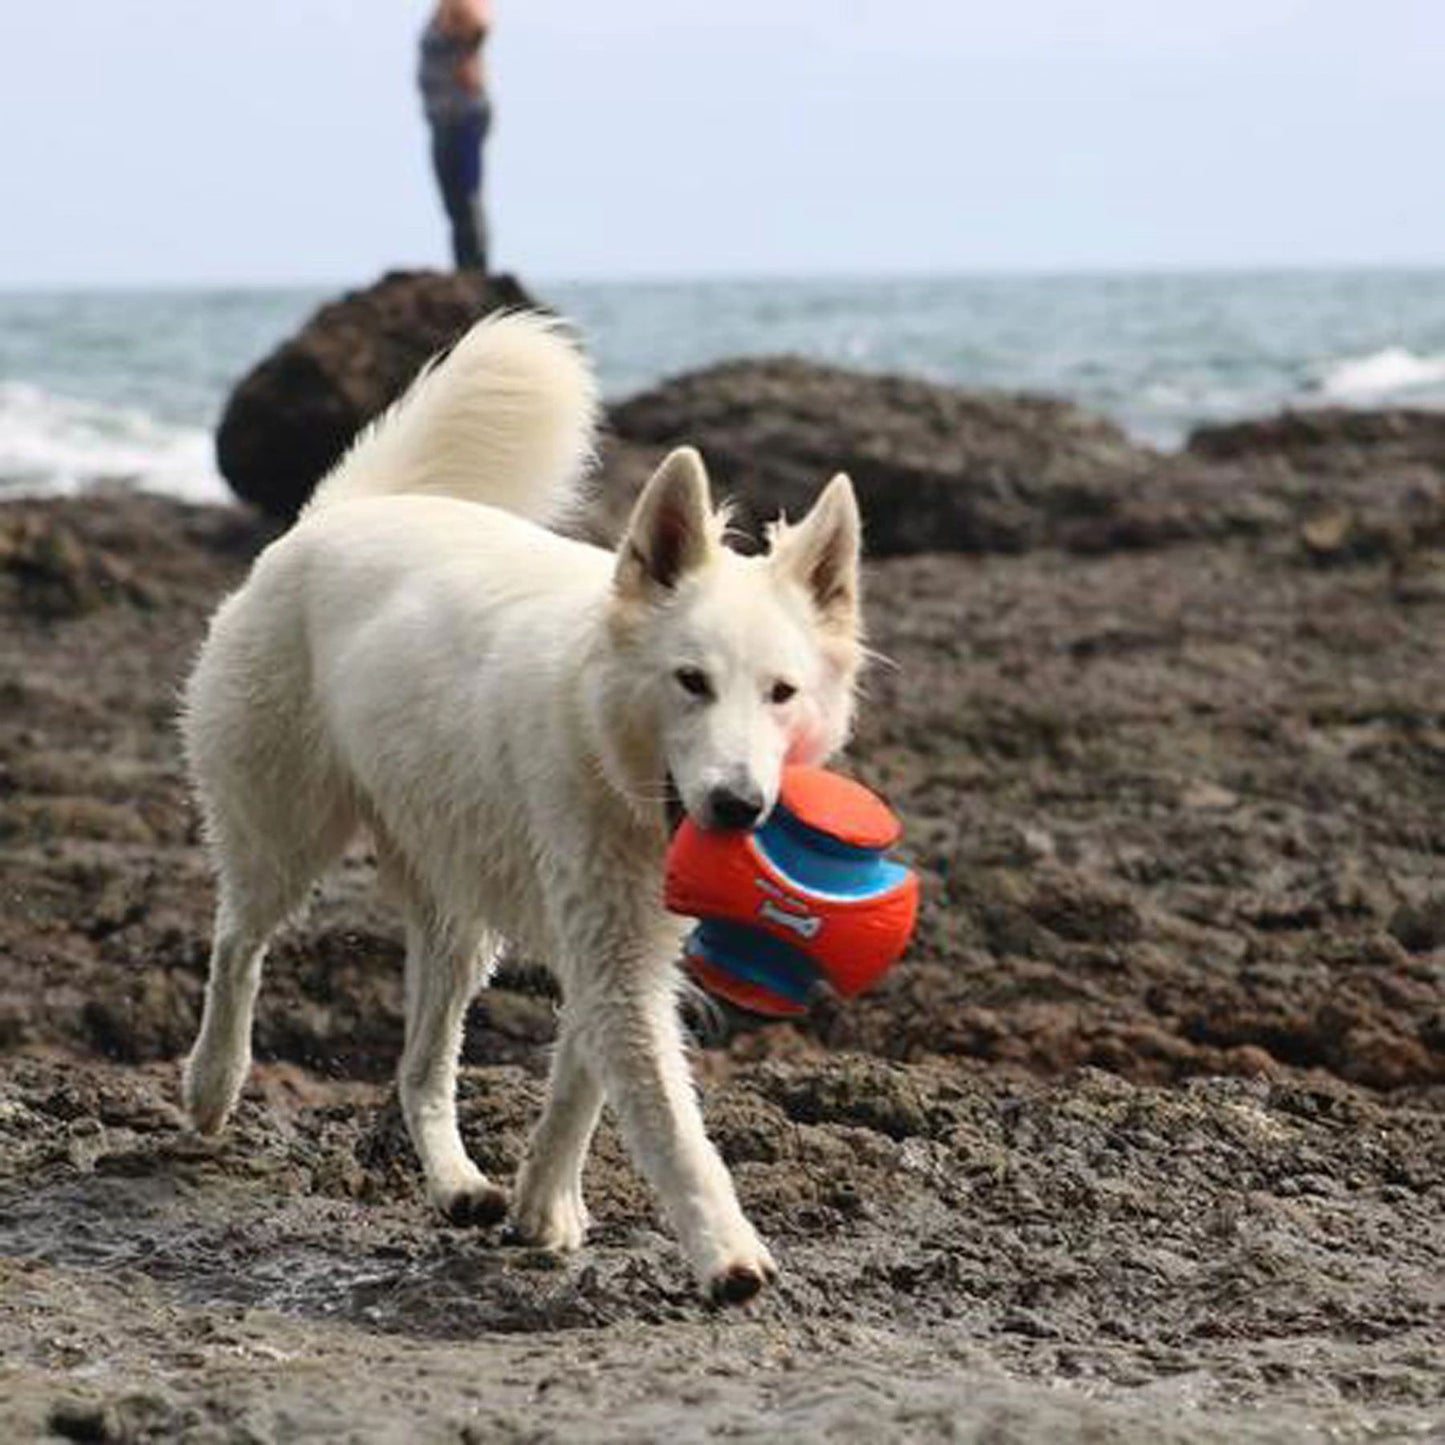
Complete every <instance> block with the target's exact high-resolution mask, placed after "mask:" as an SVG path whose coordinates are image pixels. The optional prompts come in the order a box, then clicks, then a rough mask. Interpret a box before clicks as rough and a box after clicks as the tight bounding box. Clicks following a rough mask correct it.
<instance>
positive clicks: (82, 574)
mask: <svg viewBox="0 0 1445 1445" xmlns="http://www.w3.org/2000/svg"><path fill="white" fill-rule="evenodd" d="M0 587H3V588H5V589H6V590H9V591H10V592H11V594H12V596H13V597H14V599H15V605H17V606H18V607H19V608H20V609H21V610H23V611H26V612H30V613H32V614H34V615H36V616H39V617H47V618H67V617H79V616H82V615H84V614H85V613H87V612H94V611H95V610H96V609H97V608H99V607H105V606H107V605H111V604H114V603H121V602H124V603H130V604H132V605H134V606H140V607H144V606H149V605H150V604H151V603H152V602H153V601H154V600H155V599H154V595H153V593H152V592H151V590H150V589H149V588H147V587H146V585H145V583H144V582H143V580H142V579H141V577H140V576H139V575H138V574H137V572H136V570H135V568H134V567H132V566H131V565H130V564H129V563H128V562H127V561H126V560H125V559H124V558H121V557H117V556H115V555H114V554H113V553H111V552H110V551H108V550H106V549H105V548H104V547H101V546H96V545H94V544H91V543H87V542H86V541H84V540H82V538H81V537H80V536H78V535H77V534H76V532H75V531H73V530H72V529H71V528H69V527H67V526H66V525H65V524H64V523H62V522H60V521H58V520H57V519H56V518H55V517H53V516H51V515H48V514H46V513H45V512H43V511H39V510H35V509H25V508H20V507H11V508H7V509H6V511H5V512H3V513H0Z"/></svg>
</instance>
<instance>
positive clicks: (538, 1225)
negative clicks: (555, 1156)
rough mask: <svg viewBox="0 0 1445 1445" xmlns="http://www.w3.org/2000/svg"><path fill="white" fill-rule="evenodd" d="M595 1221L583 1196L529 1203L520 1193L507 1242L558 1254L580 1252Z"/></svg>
mask: <svg viewBox="0 0 1445 1445" xmlns="http://www.w3.org/2000/svg"><path fill="white" fill-rule="evenodd" d="M591 1223H592V1220H591V1218H590V1217H589V1216H588V1213H587V1206H586V1205H585V1204H584V1203H583V1202H582V1195H581V1193H580V1192H578V1191H576V1190H573V1191H570V1192H568V1193H563V1194H557V1195H553V1196H552V1197H551V1198H549V1199H528V1198H526V1197H525V1195H523V1194H521V1193H519V1194H518V1197H517V1202H516V1204H515V1205H514V1206H513V1209H512V1217H511V1220H510V1222H509V1224H508V1228H507V1235H508V1238H510V1239H512V1240H514V1241H515V1242H516V1243H518V1244H530V1245H532V1246H534V1247H535V1248H538V1249H548V1250H552V1251H553V1252H555V1253H557V1254H570V1253H571V1252H572V1251H573V1250H576V1249H581V1248H582V1242H583V1240H584V1239H586V1237H587V1230H588V1227H589V1226H590V1225H591Z"/></svg>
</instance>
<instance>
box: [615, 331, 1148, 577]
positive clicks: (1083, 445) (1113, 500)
mask: <svg viewBox="0 0 1445 1445" xmlns="http://www.w3.org/2000/svg"><path fill="white" fill-rule="evenodd" d="M610 420H611V425H612V428H613V430H614V431H615V432H616V434H617V435H618V436H619V437H620V438H622V439H623V440H624V441H626V442H631V443H634V444H650V445H653V446H667V445H676V444H680V443H684V442H687V443H691V444H692V445H695V446H698V447H700V448H701V450H702V452H703V454H704V456H705V457H706V458H707V461H708V465H709V468H710V470H711V472H712V474H713V478H714V482H715V485H716V487H717V489H718V490H719V491H721V492H724V493H726V494H729V495H731V496H732V497H734V498H735V499H736V500H737V501H738V502H739V503H740V505H741V507H742V509H743V511H744V514H745V516H746V519H747V520H749V521H750V522H752V523H753V524H755V525H756V524H757V523H760V522H764V521H767V520H770V519H771V518H773V517H774V516H776V515H777V514H778V513H779V512H780V511H781V512H785V513H787V514H788V515H790V516H792V517H795V518H796V517H797V516H799V515H800V514H801V513H802V512H803V511H804V509H805V508H806V507H807V506H808V505H809V503H810V502H811V500H812V498H813V497H814V495H815V494H816V492H817V491H818V489H819V487H821V486H822V485H823V483H824V482H826V481H827V480H828V478H829V477H830V476H831V475H832V474H833V473H834V472H836V471H846V472H847V473H849V475H850V476H851V477H852V478H853V482H854V485H855V486H856V488H857V491H858V500H859V504H860V506H861V508H862V511H863V517H864V524H865V531H866V534H867V541H868V547H869V549H870V551H871V552H872V553H874V554H875V555H885V554H888V553H907V552H927V551H940V550H943V551H955V552H983V551H1004V552H1017V551H1023V550H1025V549H1027V548H1029V547H1032V546H1036V545H1039V544H1041V543H1042V542H1045V541H1050V542H1055V543H1063V544H1069V543H1070V542H1072V541H1078V542H1081V543H1083V542H1089V543H1090V544H1092V542H1094V541H1096V540H1097V539H1098V535H1099V533H1100V529H1101V528H1103V529H1105V530H1107V529H1108V527H1109V525H1110V523H1111V521H1117V520H1121V519H1122V518H1123V514H1124V513H1125V512H1126V511H1127V509H1128V503H1129V501H1130V500H1131V499H1132V498H1133V497H1135V495H1136V494H1138V493H1139V492H1140V491H1141V489H1142V488H1143V487H1144V484H1145V477H1146V473H1147V472H1148V470H1149V468H1150V465H1151V463H1152V462H1153V461H1154V460H1156V458H1155V456H1154V453H1152V452H1150V451H1149V450H1148V449H1146V448H1143V447H1140V446H1137V445H1135V444H1134V443H1132V442H1131V441H1129V439H1128V438H1127V437H1126V436H1125V435H1124V433H1123V432H1122V431H1120V430H1119V428H1118V427H1116V426H1115V425H1114V424H1113V423H1112V422H1109V421H1105V420H1103V419H1102V418H1099V417H1095V416H1091V415H1089V414H1088V413H1086V412H1084V411H1081V410H1080V409H1079V408H1078V407H1075V406H1073V405H1071V404H1070V403H1067V402H1063V401H1058V400H1054V399H1052V398H1049V397H1041V396H1027V395H1008V394H1003V393H998V394H990V393H982V392H967V391H960V390H957V389H955V388H953V387H947V386H938V385H934V384H932V383H930V382H926V381H920V380H916V379H912V378H906V377H899V376H870V375H865V374H863V373H859V372H852V371H845V370H842V369H840V368H837V367H831V366H822V365H818V364H815V363H811V362H807V361H802V360H798V359H795V358H776V359H763V360H749V361H735V362H726V363H724V364H722V365H720V366H714V367H709V368H707V369H706V370H703V371H697V372H692V373H690V374H688V375H685V376H680V377H677V378H675V379H673V380H671V381H668V382H665V383H664V384H663V385H661V386H659V387H657V388H656V389H655V390H652V391H648V392H645V393H643V394H642V395H640V396H635V397H632V398H631V399H630V400H627V401H625V402H622V403H621V404H619V405H617V406H614V407H613V408H612V410H611V413H610Z"/></svg>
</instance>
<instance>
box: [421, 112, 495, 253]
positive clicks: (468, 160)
mask: <svg viewBox="0 0 1445 1445" xmlns="http://www.w3.org/2000/svg"><path fill="white" fill-rule="evenodd" d="M491 123H492V108H491V106H490V105H489V104H488V103H487V102H486V101H485V100H483V101H482V102H481V103H480V105H479V106H478V107H477V109H476V110H471V111H467V112H465V113H464V114H462V115H459V116H456V117H455V118H453V119H449V120H445V121H434V122H433V123H432V133H431V158H432V167H433V169H434V170H435V171H436V177H437V185H438V186H439V187H440V188H441V193H442V205H444V206H445V207H446V212H447V220H448V221H450V222H451V228H452V255H453V257H454V258H455V260H456V265H457V270H459V271H462V270H471V271H485V270H486V269H487V222H486V215H485V213H484V211H483V209H482V143H483V142H484V141H485V140H486V138H487V131H488V129H489V128H490V126H491Z"/></svg>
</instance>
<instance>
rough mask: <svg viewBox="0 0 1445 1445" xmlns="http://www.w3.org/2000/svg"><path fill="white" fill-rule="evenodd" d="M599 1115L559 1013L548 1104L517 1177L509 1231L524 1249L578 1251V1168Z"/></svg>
mask: <svg viewBox="0 0 1445 1445" xmlns="http://www.w3.org/2000/svg"><path fill="white" fill-rule="evenodd" d="M601 1112H602V1084H601V1082H600V1081H599V1080H598V1079H597V1077H596V1075H595V1074H594V1073H593V1072H592V1070H591V1069H590V1068H589V1067H588V1065H587V1060H586V1057H585V1053H584V1047H583V1041H582V1037H581V1034H580V1031H579V1030H578V1028H577V1025H576V1021H575V1019H574V1017H573V1015H572V1013H571V1011H570V1010H568V1009H565V1008H564V1010H563V1013H562V1026H561V1032H560V1036H559V1037H558V1040H557V1049H556V1052H555V1053H554V1054H553V1056H552V1077H551V1080H550V1081H549V1083H548V1087H547V1104H546V1107H545V1109H544V1110H543V1113H542V1118H541V1120H540V1122H539V1123H538V1125H537V1128H536V1130H535V1131H534V1132H533V1134H532V1138H531V1142H530V1143H529V1144H528V1145H527V1156H526V1158H525V1159H524V1160H523V1161H522V1168H521V1172H520V1173H519V1174H518V1175H517V1187H516V1193H515V1198H514V1202H513V1205H512V1228H513V1229H514V1231H515V1232H516V1234H517V1235H518V1236H519V1237H520V1238H521V1239H523V1240H525V1241H526V1242H527V1243H528V1244H536V1245H540V1246H542V1248H544V1249H557V1250H568V1249H577V1248H579V1247H580V1246H581V1244H582V1240H583V1238H584V1236H585V1235H586V1233H587V1226H588V1222H589V1221H588V1217H587V1206H586V1204H585V1203H583V1200H582V1166H583V1165H584V1164H585V1163H586V1161H587V1149H588V1146H589V1145H590V1144H591V1142H592V1134H593V1131H594V1130H595V1129H596V1128H597V1120H598V1117H599V1116H600V1114H601Z"/></svg>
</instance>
